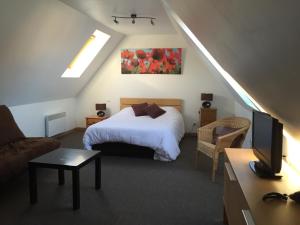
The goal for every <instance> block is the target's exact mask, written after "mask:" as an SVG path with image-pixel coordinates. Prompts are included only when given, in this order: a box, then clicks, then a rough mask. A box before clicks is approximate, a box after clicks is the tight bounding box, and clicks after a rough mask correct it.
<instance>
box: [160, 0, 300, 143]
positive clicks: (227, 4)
mask: <svg viewBox="0 0 300 225" xmlns="http://www.w3.org/2000/svg"><path fill="white" fill-rule="evenodd" d="M164 2H166V3H167V4H168V5H169V7H170V8H171V9H172V10H174V11H175V12H176V14H177V15H178V16H179V17H180V18H181V20H183V22H184V23H185V24H186V25H187V26H188V27H189V29H190V30H191V31H192V32H193V33H194V34H195V35H196V36H197V37H198V39H199V40H200V41H201V42H202V43H203V45H204V46H205V47H206V48H207V49H208V51H209V52H210V53H211V54H212V55H213V56H214V58H215V59H216V60H217V61H218V62H219V63H220V64H221V65H222V66H223V68H224V69H225V70H226V71H227V72H228V73H229V74H231V76H232V77H233V78H234V79H235V80H236V81H238V82H239V83H240V84H241V85H242V86H243V87H244V88H245V89H246V91H247V92H248V93H249V94H250V95H251V96H252V97H253V98H254V99H256V100H257V102H258V103H259V104H261V105H262V106H263V107H264V108H265V109H266V110H267V111H268V112H270V113H272V114H273V115H275V116H277V117H279V118H280V119H281V120H282V121H283V122H285V126H286V128H287V129H288V130H289V131H290V132H291V133H292V134H293V135H294V136H296V137H298V138H300V104H299V98H300V88H299V84H300V76H299V73H300V66H299V62H298V60H299V58H300V42H299V38H300V28H299V26H298V25H297V24H298V21H299V20H300V14H299V8H300V2H299V1H296V0H287V1H273V0H264V1H260V0H254V1H248V0H222V1H219V0H202V1H199V0H188V1H182V0H164Z"/></svg>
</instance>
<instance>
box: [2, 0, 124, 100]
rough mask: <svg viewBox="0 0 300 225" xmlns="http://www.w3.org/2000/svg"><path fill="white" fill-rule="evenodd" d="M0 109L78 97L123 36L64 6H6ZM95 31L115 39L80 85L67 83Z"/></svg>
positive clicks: (15, 2) (19, 0)
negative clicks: (68, 71) (67, 73)
mask: <svg viewBox="0 0 300 225" xmlns="http://www.w3.org/2000/svg"><path fill="white" fill-rule="evenodd" d="M0 29H1V32H0V49H1V51H0V104H7V105H9V106H13V105H21V104H27V103H33V102H42V101H47V100H54V99H62V98H68V97H74V96H76V95H77V94H78V93H79V92H80V90H81V89H82V87H84V85H85V84H86V83H87V82H88V81H89V79H90V78H91V76H92V75H93V74H94V72H95V71H96V70H97V68H98V67H99V66H100V65H101V64H102V62H103V61H104V60H105V59H106V57H107V56H108V55H109V54H110V52H111V51H112V49H114V48H115V46H116V45H117V44H118V42H119V41H120V40H121V39H122V37H123V35H121V34H119V33H117V32H115V31H113V30H111V29H109V28H107V27H105V26H103V25H102V24H100V23H98V22H96V21H94V20H93V19H91V18H89V17H87V16H85V15H83V14H81V13H80V12H78V11H76V10H74V9H73V8H71V7H69V6H67V5H65V4H63V3H62V2H60V1H56V0H53V1H49V0H39V1H37V0H26V1H23V0H2V1H1V3H0ZM95 29H100V30H101V31H103V32H106V33H108V34H110V35H111V39H110V40H109V42H108V44H106V45H105V47H104V48H103V49H102V51H101V52H100V54H98V56H97V57H96V59H95V60H94V61H93V63H92V64H91V65H90V66H89V68H88V69H87V71H86V72H85V73H84V74H83V76H82V77H81V78H80V79H63V78H61V75H62V73H63V72H64V71H65V69H66V68H67V65H68V64H69V63H70V62H71V60H72V59H73V58H74V56H75V55H76V54H77V52H78V51H79V50H80V48H81V47H82V45H83V44H84V43H85V41H86V40H87V39H88V37H89V36H90V35H91V34H92V33H93V32H94V30H95Z"/></svg>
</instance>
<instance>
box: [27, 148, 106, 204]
mask: <svg viewBox="0 0 300 225" xmlns="http://www.w3.org/2000/svg"><path fill="white" fill-rule="evenodd" d="M93 160H94V161H95V189H96V190H97V189H100V187H101V152H100V151H89V150H79V149H70V148H59V149H56V150H54V151H52V152H49V153H46V154H44V155H42V156H40V157H37V158H35V159H33V160H31V161H29V162H28V168H29V192H30V203H31V204H35V203H36V202H37V175H36V169H37V168H41V167H42V168H50V169H57V170H58V183H59V185H63V184H64V183H65V177H64V171H65V170H71V171H72V182H73V188H72V189H73V209H74V210H76V209H79V208H80V189H79V187H80V179H79V170H80V168H81V167H83V166H85V165H87V164H88V163H89V162H91V161H93Z"/></svg>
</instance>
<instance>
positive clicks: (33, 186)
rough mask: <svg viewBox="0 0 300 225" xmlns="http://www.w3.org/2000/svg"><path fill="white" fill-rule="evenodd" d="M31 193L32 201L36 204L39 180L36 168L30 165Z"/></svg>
mask: <svg viewBox="0 0 300 225" xmlns="http://www.w3.org/2000/svg"><path fill="white" fill-rule="evenodd" d="M29 195H30V203H31V204H34V203H36V202H37V181H36V168H35V167H34V166H29Z"/></svg>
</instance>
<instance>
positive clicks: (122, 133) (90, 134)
mask: <svg viewBox="0 0 300 225" xmlns="http://www.w3.org/2000/svg"><path fill="white" fill-rule="evenodd" d="M143 102H147V103H148V104H152V103H156V104H157V105H159V106H160V107H162V108H163V109H164V110H165V111H166V113H165V114H163V115H161V116H159V117H158V118H156V119H152V118H151V117H149V116H140V117H136V116H135V115H134V112H133V110H132V108H131V105H132V104H138V103H143ZM181 107H182V106H181V100H179V99H145V98H121V99H120V109H121V111H120V112H118V113H116V114H115V115H113V116H111V117H110V118H108V119H106V120H104V121H102V122H100V123H96V124H94V125H92V126H89V127H88V128H87V130H86V132H85V134H84V137H83V143H84V147H85V148H86V149H88V150H91V149H92V146H93V145H95V144H101V143H107V142H123V143H127V144H133V145H138V146H143V147H149V148H151V149H153V150H154V159H156V160H161V161H172V160H175V159H176V158H177V157H178V155H179V154H180V148H179V142H180V140H181V138H182V137H183V135H184V132H185V130H184V122H183V118H182V115H181V113H180V110H181Z"/></svg>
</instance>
